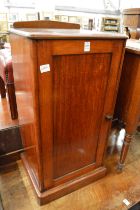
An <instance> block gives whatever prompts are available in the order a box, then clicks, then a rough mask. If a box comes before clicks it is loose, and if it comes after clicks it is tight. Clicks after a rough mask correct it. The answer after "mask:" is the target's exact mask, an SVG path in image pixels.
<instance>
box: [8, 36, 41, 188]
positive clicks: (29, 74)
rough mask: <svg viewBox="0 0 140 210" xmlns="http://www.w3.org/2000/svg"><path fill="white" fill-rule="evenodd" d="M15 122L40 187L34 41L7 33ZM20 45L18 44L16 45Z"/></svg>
mask: <svg viewBox="0 0 140 210" xmlns="http://www.w3.org/2000/svg"><path fill="white" fill-rule="evenodd" d="M10 39H11V44H12V55H13V68H14V69H15V71H14V78H15V89H16V98H17V108H18V113H19V119H18V120H19V125H20V132H21V136H22V142H23V146H24V147H25V149H26V148H27V151H26V157H27V159H28V161H29V162H30V165H31V168H32V173H33V175H34V179H35V182H36V184H37V186H38V187H39V189H40V190H41V189H42V182H41V176H42V174H41V173H42V170H41V165H40V158H41V157H40V155H39V152H40V145H39V141H38V139H39V124H38V106H37V103H38V102H37V91H38V89H37V86H36V84H37V72H36V65H37V64H36V62H34V60H36V43H35V42H32V41H31V40H28V39H24V38H22V37H18V36H12V35H11V36H10ZM19 46H22V47H19Z"/></svg>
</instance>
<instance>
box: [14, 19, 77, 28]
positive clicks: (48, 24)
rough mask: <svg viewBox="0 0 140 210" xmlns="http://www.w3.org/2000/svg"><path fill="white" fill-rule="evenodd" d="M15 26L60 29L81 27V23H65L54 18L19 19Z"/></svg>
mask: <svg viewBox="0 0 140 210" xmlns="http://www.w3.org/2000/svg"><path fill="white" fill-rule="evenodd" d="M13 27H14V28H59V29H80V24H76V23H65V22H59V21H52V20H38V21H21V22H20V21H19V22H14V23H13Z"/></svg>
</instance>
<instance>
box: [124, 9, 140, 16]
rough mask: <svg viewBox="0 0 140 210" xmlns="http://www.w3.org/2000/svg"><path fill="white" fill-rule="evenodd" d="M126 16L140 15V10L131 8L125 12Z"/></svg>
mask: <svg viewBox="0 0 140 210" xmlns="http://www.w3.org/2000/svg"><path fill="white" fill-rule="evenodd" d="M123 14H124V15H139V14H140V8H129V9H124V10H123Z"/></svg>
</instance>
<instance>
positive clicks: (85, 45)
mask: <svg viewBox="0 0 140 210" xmlns="http://www.w3.org/2000/svg"><path fill="white" fill-rule="evenodd" d="M84 51H85V52H89V51H90V42H84Z"/></svg>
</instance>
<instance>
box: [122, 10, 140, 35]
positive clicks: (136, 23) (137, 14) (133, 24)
mask: <svg viewBox="0 0 140 210" xmlns="http://www.w3.org/2000/svg"><path fill="white" fill-rule="evenodd" d="M123 25H124V26H125V27H129V30H130V35H131V38H132V39H139V38H140V9H139V8H130V9H125V10H123Z"/></svg>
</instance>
